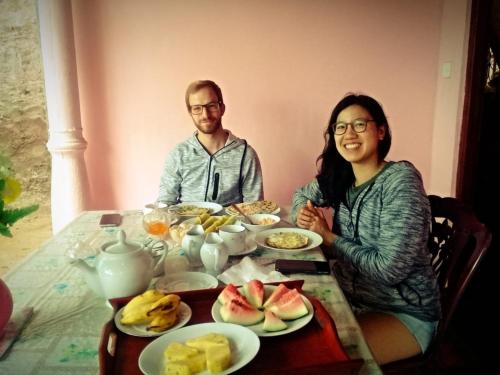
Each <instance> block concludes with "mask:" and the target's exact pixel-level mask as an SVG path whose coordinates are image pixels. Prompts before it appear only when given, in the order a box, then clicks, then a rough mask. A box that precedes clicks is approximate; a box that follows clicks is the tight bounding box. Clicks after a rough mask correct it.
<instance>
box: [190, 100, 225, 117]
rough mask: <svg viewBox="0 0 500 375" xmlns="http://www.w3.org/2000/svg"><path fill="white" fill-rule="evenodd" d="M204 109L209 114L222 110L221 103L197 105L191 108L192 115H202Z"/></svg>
mask: <svg viewBox="0 0 500 375" xmlns="http://www.w3.org/2000/svg"><path fill="white" fill-rule="evenodd" d="M203 108H205V109H206V110H207V112H216V111H218V110H219V109H220V103H219V102H210V103H207V104H197V105H192V106H191V113H192V114H193V115H201V113H202V112H203Z"/></svg>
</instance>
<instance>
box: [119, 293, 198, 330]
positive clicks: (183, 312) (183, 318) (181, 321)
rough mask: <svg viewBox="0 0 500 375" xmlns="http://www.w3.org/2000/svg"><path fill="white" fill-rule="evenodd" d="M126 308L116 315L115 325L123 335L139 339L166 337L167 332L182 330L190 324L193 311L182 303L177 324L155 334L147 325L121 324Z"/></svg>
mask: <svg viewBox="0 0 500 375" xmlns="http://www.w3.org/2000/svg"><path fill="white" fill-rule="evenodd" d="M124 308H125V306H123V307H122V308H121V309H120V310H118V312H117V313H116V314H115V324H116V327H117V328H118V329H119V330H120V331H122V332H123V333H126V334H127V335H131V336H138V337H156V336H161V335H164V334H165V333H167V332H170V331H174V330H176V329H177V328H181V327H182V326H184V325H186V323H187V322H189V319H191V315H192V311H191V308H190V307H189V306H188V305H186V304H185V303H184V302H182V301H181V303H180V305H179V311H178V315H177V323H175V324H174V325H173V326H172V327H170V328H169V329H167V330H165V331H162V332H154V331H148V330H147V329H146V327H147V324H134V325H124V324H122V323H120V319H121V317H122V312H123V309H124Z"/></svg>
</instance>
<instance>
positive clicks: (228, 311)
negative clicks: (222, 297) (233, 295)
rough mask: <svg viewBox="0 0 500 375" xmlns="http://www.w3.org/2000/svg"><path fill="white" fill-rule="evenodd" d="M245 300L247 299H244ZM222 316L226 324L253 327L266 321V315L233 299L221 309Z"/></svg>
mask: <svg viewBox="0 0 500 375" xmlns="http://www.w3.org/2000/svg"><path fill="white" fill-rule="evenodd" d="M243 298H245V297H243ZM219 312H220V316H221V317H222V320H224V321H225V322H226V323H234V324H240V325H242V326H251V325H253V324H257V323H259V322H260V321H261V320H262V319H264V313H263V312H262V311H260V310H259V309H257V308H255V307H253V306H252V305H250V304H248V303H246V304H245V303H242V302H241V301H239V300H236V299H232V300H231V301H229V302H227V303H225V304H224V305H222V307H221V308H220V311H219Z"/></svg>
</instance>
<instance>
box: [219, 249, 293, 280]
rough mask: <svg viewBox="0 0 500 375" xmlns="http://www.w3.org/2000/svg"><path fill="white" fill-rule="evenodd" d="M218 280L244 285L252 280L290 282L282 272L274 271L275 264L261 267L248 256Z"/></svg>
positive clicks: (222, 274)
mask: <svg viewBox="0 0 500 375" xmlns="http://www.w3.org/2000/svg"><path fill="white" fill-rule="evenodd" d="M217 278H218V279H219V280H220V281H222V282H223V283H224V284H229V283H231V284H235V285H242V284H244V283H246V282H248V281H250V280H253V279H257V280H260V281H262V282H263V283H269V282H276V281H284V280H290V278H288V277H286V276H285V275H283V274H282V273H281V272H278V271H275V270H274V263H273V264H268V265H260V264H258V263H257V262H255V261H253V260H252V258H250V257H248V256H246V257H244V258H243V259H242V260H241V261H240V262H239V263H238V264H235V265H234V266H232V267H230V268H228V269H227V270H226V271H224V272H223V273H221V274H220V275H219V276H217Z"/></svg>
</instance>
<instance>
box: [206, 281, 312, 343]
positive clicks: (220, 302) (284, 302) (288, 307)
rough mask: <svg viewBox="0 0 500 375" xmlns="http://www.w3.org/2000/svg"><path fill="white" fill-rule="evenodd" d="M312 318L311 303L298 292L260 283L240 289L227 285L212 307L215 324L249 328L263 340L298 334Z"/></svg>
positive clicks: (282, 285) (284, 287)
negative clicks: (230, 324) (270, 337)
mask: <svg viewBox="0 0 500 375" xmlns="http://www.w3.org/2000/svg"><path fill="white" fill-rule="evenodd" d="M313 315H314V309H313V306H312V304H311V302H310V301H309V300H308V299H307V298H306V297H305V296H304V295H302V294H301V293H299V292H298V291H297V289H289V288H287V287H286V286H285V285H284V284H280V285H278V286H275V285H264V284H263V283H262V282H261V281H260V280H251V281H249V282H247V283H246V284H244V285H243V286H241V287H239V288H237V287H236V286H234V285H233V284H228V285H227V286H226V287H225V288H224V289H223V290H222V292H221V293H220V294H219V296H218V297H217V300H216V301H215V302H214V304H213V305H212V318H213V319H214V321H216V322H225V323H233V324H239V325H242V326H246V327H247V328H249V329H251V330H252V331H253V332H255V333H256V334H257V336H261V337H267V336H280V335H286V334H287V333H291V332H294V331H297V330H298V329H300V328H302V327H304V326H305V325H306V324H307V323H309V322H310V321H311V319H312V318H313Z"/></svg>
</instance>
